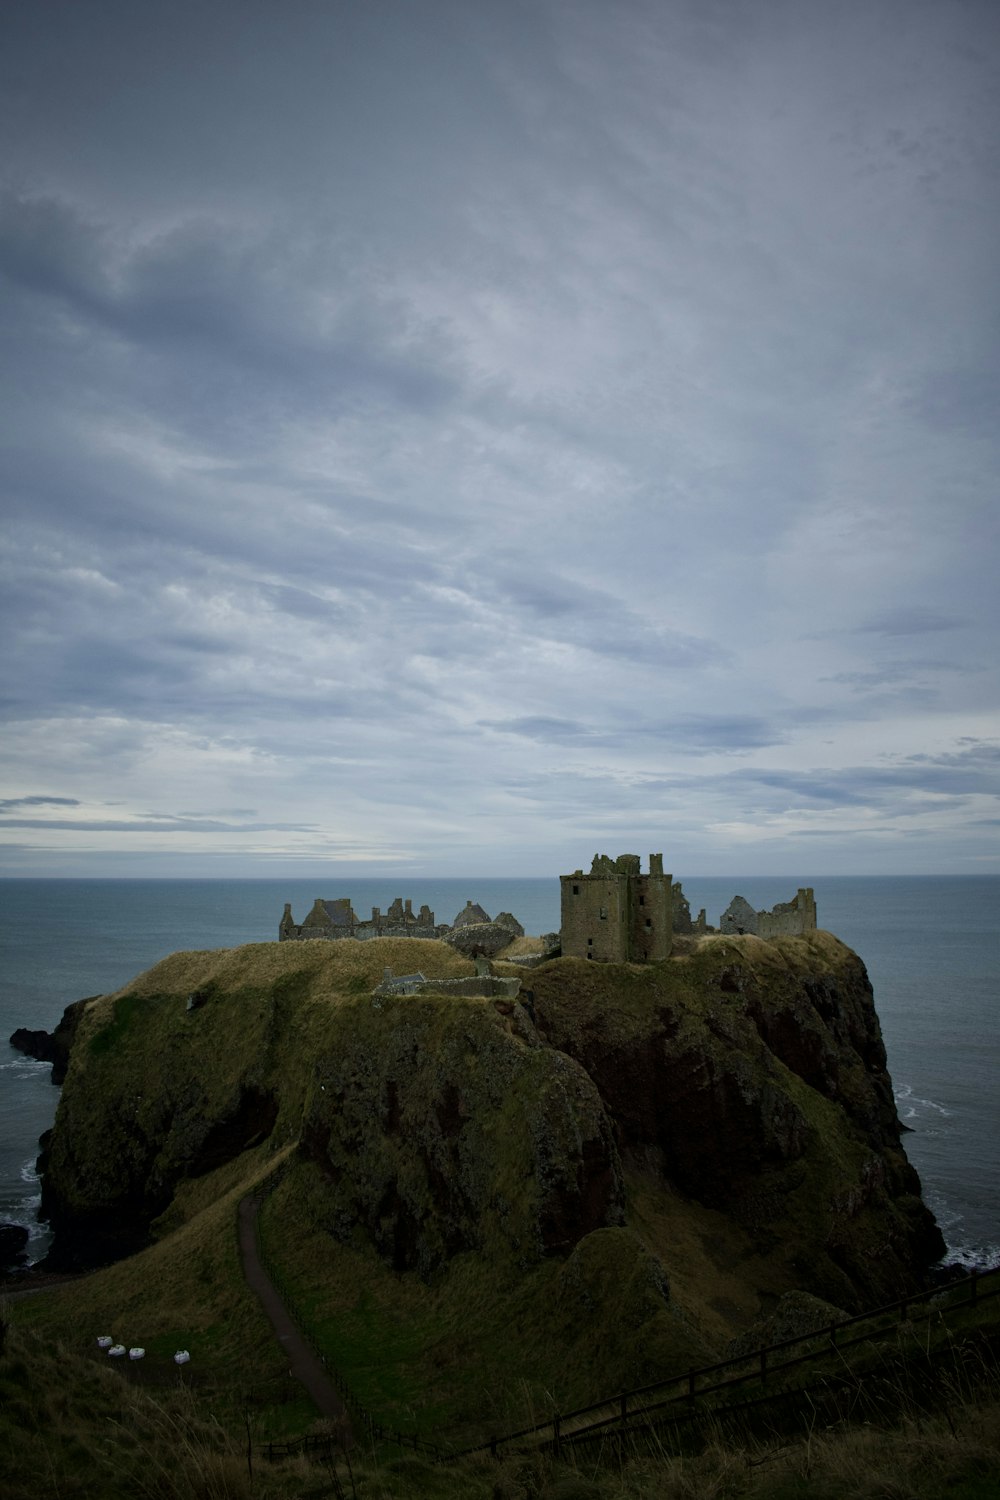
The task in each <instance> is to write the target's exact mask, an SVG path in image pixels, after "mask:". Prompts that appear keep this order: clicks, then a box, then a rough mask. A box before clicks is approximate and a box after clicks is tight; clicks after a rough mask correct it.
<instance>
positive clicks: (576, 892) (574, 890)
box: [573, 885, 580, 896]
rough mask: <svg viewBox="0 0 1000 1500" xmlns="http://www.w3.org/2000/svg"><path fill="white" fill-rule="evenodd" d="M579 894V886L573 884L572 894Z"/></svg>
mask: <svg viewBox="0 0 1000 1500" xmlns="http://www.w3.org/2000/svg"><path fill="white" fill-rule="evenodd" d="M579 894H580V887H579V886H578V885H575V886H574V887H573V895H574V896H579Z"/></svg>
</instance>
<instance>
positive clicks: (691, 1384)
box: [688, 1370, 695, 1401]
mask: <svg viewBox="0 0 1000 1500" xmlns="http://www.w3.org/2000/svg"><path fill="white" fill-rule="evenodd" d="M694 1381H695V1373H694V1371H693V1370H688V1400H689V1401H693V1400H694Z"/></svg>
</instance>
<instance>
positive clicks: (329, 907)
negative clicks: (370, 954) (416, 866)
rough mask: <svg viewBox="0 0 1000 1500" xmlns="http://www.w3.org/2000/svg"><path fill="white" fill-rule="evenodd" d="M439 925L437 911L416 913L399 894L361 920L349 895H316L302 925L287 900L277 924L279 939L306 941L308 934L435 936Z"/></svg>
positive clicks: (322, 935) (428, 909) (421, 909)
mask: <svg viewBox="0 0 1000 1500" xmlns="http://www.w3.org/2000/svg"><path fill="white" fill-rule="evenodd" d="M438 935H439V934H438V929H437V927H435V925H434V913H433V912H432V911H431V910H430V908H429V907H427V906H422V907H421V908H420V910H419V912H417V913H416V915H414V912H413V903H412V901H410V900H406V901H402V900H401V899H400V898H399V897H398V896H397V897H396V900H395V901H394V902H393V903H392V905H391V906H390V907H389V910H388V911H387V912H385V913H384V914H383V913H382V912H381V911H380V910H379V908H378V907H377V906H373V907H372V914H371V920H370V921H367V920H366V921H360V920H359V919H358V917H357V915H356V914H355V911H354V908H353V907H352V906H351V903H350V900H349V898H348V897H346V896H341V897H340V898H339V899H338V900H336V901H323V900H322V899H320V898H317V900H316V901H315V903H314V904H313V908H312V911H311V912H310V913H309V915H308V916H307V917H306V919H305V921H304V922H303V923H302V925H301V926H299V925H298V924H297V923H296V922H295V919H294V918H293V916H292V907H291V903H290V902H288V901H286V902H285V914H284V916H283V917H282V919H281V922H280V924H279V926H278V941H279V943H285V942H289V941H296V940H298V941H303V940H306V939H309V938H349V937H353V938H361V939H362V940H364V939H366V938H377V937H419V938H436V937H437V936H438Z"/></svg>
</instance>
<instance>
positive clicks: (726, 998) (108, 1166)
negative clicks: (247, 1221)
mask: <svg viewBox="0 0 1000 1500" xmlns="http://www.w3.org/2000/svg"><path fill="white" fill-rule="evenodd" d="M404 963H405V964H406V965H408V966H409V967H410V968H419V969H420V970H421V972H422V973H424V974H425V975H427V976H434V977H441V978H445V977H456V976H460V975H462V974H465V973H469V972H470V971H471V969H472V965H471V964H470V963H469V962H468V961H467V960H465V959H463V958H462V957H461V956H460V955H459V954H457V953H455V952H454V951H453V950H452V949H451V948H449V947H447V946H446V945H444V944H442V943H434V942H422V941H418V940H413V939H411V940H408V941H406V942H405V943H403V942H400V941H395V942H394V941H393V940H391V939H388V940H377V941H371V942H367V943H356V942H353V941H344V942H340V943H335V944H334V943H331V944H326V943H317V944H305V943H303V944H298V943H297V944H281V945H278V944H276V943H275V944H261V945H254V946H251V947H247V948H241V949H234V950H231V951H224V952H217V953H189V954H176V955H174V956H173V957H172V958H171V959H168V960H166V961H165V962H164V963H162V964H160V965H158V966H157V967H156V968H154V969H152V970H150V971H149V972H148V973H147V974H144V975H142V976H140V978H138V979H137V980H136V981H134V983H133V984H131V985H130V986H128V987H127V989H126V990H123V991H122V992H120V993H119V994H118V995H116V996H112V997H103V998H101V999H99V1000H97V1001H93V1002H90V1003H89V1004H88V1005H87V1007H86V1008H85V1011H84V1014H83V1016H82V1018H81V1020H80V1024H79V1029H78V1033H77V1038H76V1042H75V1045H74V1048H73V1052H72V1055H71V1058H70V1065H69V1070H68V1075H67V1078H66V1083H65V1085H64V1089H63V1095H62V1098H61V1101H60V1106H59V1111H58V1115H57V1119H56V1123H55V1127H54V1130H53V1132H52V1136H51V1140H50V1143H49V1149H48V1153H47V1159H46V1161H45V1172H44V1186H43V1195H44V1206H45V1209H46V1210H47V1212H48V1213H49V1215H50V1217H51V1221H52V1226H53V1229H54V1231H55V1246H54V1250H53V1254H52V1263H53V1264H54V1265H57V1266H67V1265H82V1264H88V1263H94V1262H95V1261H97V1260H101V1259H107V1258H112V1257H113V1256H115V1255H120V1254H123V1253H127V1252H128V1251H131V1250H133V1249H135V1248H137V1247H139V1246H141V1245H142V1244H144V1243H145V1242H146V1241H147V1240H148V1239H149V1238H150V1237H151V1236H154V1235H156V1234H157V1233H163V1232H165V1230H166V1229H167V1228H168V1227H169V1225H170V1224H171V1222H172V1215H173V1214H175V1213H176V1211H177V1210H176V1204H175V1196H176V1195H177V1194H178V1192H179V1191H182V1190H184V1189H185V1186H186V1185H187V1184H190V1182H191V1180H192V1179H194V1178H197V1177H198V1176H199V1175H203V1174H205V1173H208V1172H210V1171H213V1170H216V1169H217V1168H219V1167H220V1166H221V1165H222V1164H223V1163H225V1162H238V1159H239V1158H240V1156H241V1154H242V1153H247V1152H252V1153H255V1159H257V1158H259V1151H260V1149H264V1150H266V1149H267V1148H268V1147H270V1146H273V1147H277V1146H279V1145H282V1146H283V1145H285V1144H287V1143H288V1142H290V1141H298V1142H299V1157H300V1160H301V1161H302V1162H303V1168H302V1170H303V1172H306V1173H307V1174H308V1178H309V1182H310V1184H311V1186H310V1189H309V1194H310V1210H309V1211H310V1213H311V1215H312V1217H313V1220H314V1222H315V1223H316V1225H317V1226H318V1228H319V1229H320V1230H321V1231H322V1233H323V1234H325V1235H327V1236H329V1242H330V1244H331V1245H342V1246H345V1247H350V1248H351V1250H352V1252H361V1253H364V1254H370V1255H374V1256H376V1257H377V1258H378V1259H379V1261H380V1262H382V1263H383V1264H384V1265H385V1266H386V1267H389V1268H391V1269H392V1270H394V1271H395V1272H396V1273H397V1274H400V1275H413V1276H416V1277H419V1278H423V1279H424V1280H425V1281H426V1282H428V1283H431V1282H432V1281H438V1282H439V1281H440V1279H441V1278H442V1277H447V1275H448V1274H449V1269H450V1267H451V1266H452V1264H453V1263H456V1262H457V1259H458V1258H462V1257H468V1256H473V1257H479V1258H480V1260H482V1262H483V1263H484V1264H492V1265H496V1266H503V1267H505V1268H506V1271H507V1273H509V1274H513V1275H517V1276H522V1277H523V1276H526V1275H528V1274H530V1273H532V1268H536V1267H540V1266H545V1265H551V1264H553V1263H556V1264H558V1265H559V1266H561V1267H562V1268H563V1269H562V1271H560V1276H561V1278H562V1280H561V1282H560V1286H561V1287H562V1293H561V1295H562V1294H566V1287H568V1286H569V1285H570V1284H571V1283H572V1285H573V1286H574V1287H575V1286H577V1283H579V1285H580V1287H582V1288H583V1291H581V1292H580V1293H579V1295H580V1296H581V1297H583V1298H584V1302H585V1303H586V1305H587V1306H590V1307H592V1306H593V1305H594V1299H595V1298H596V1299H600V1298H601V1297H611V1296H612V1295H615V1296H619V1295H621V1288H622V1286H623V1285H624V1284H625V1282H626V1280H627V1281H628V1283H629V1284H630V1285H635V1286H637V1287H638V1286H641V1287H642V1288H644V1290H643V1291H642V1294H641V1296H639V1295H638V1294H637V1295H636V1297H635V1298H633V1299H632V1302H630V1303H629V1305H630V1306H633V1304H634V1308H635V1309H642V1310H643V1311H641V1313H640V1312H639V1311H635V1312H634V1316H635V1317H637V1318H638V1317H640V1316H641V1317H643V1318H647V1319H648V1318H652V1317H653V1316H654V1309H655V1308H659V1310H660V1313H662V1308H663V1304H664V1301H667V1302H669V1301H670V1300H671V1298H673V1300H674V1304H675V1305H676V1309H679V1310H680V1311H681V1312H682V1313H683V1316H684V1318H686V1319H687V1324H688V1327H689V1329H690V1328H694V1327H695V1325H697V1327H698V1328H700V1330H701V1332H700V1333H699V1334H698V1335H697V1337H694V1336H693V1335H692V1338H691V1339H689V1340H688V1344H687V1352H688V1353H690V1352H691V1350H692V1349H694V1348H696V1347H698V1348H700V1347H708V1346H710V1345H711V1344H712V1341H713V1338H714V1339H715V1341H716V1342H717V1341H718V1337H719V1336H720V1335H721V1334H722V1333H726V1334H727V1335H731V1334H732V1333H733V1332H740V1331H742V1330H743V1329H744V1328H745V1327H746V1326H747V1325H748V1324H749V1322H750V1321H751V1320H752V1318H753V1317H755V1316H756V1315H757V1314H758V1313H759V1312H760V1311H761V1310H762V1309H766V1307H767V1306H768V1305H769V1304H771V1303H773V1302H774V1300H775V1299H776V1298H778V1297H780V1296H781V1295H782V1294H783V1293H785V1292H788V1291H790V1290H803V1291H807V1292H810V1293H812V1294H814V1295H816V1296H821V1297H824V1298H826V1299H828V1300H829V1301H831V1302H833V1303H835V1304H836V1305H837V1306H839V1307H843V1308H847V1309H849V1310H854V1309H855V1308H858V1307H860V1306H863V1305H864V1304H866V1303H870V1302H873V1301H876V1300H879V1299H880V1298H883V1297H887V1296H891V1295H897V1294H899V1293H901V1292H903V1291H906V1290H908V1289H911V1288H914V1287H916V1286H917V1285H918V1284H919V1283H920V1282H921V1279H922V1277H923V1275H924V1272H925V1269H926V1267H927V1266H928V1264H929V1263H930V1262H931V1261H933V1260H934V1259H935V1258H936V1257H937V1256H938V1255H939V1254H940V1253H941V1252H942V1250H943V1245H942V1243H941V1240H940V1236H939V1235H938V1232H937V1229H936V1226H935V1225H934V1222H933V1219H932V1218H931V1216H930V1214H929V1213H928V1212H927V1210H926V1209H925V1208H924V1207H923V1204H922V1203H921V1200H920V1196H919V1183H918V1182H917V1179H916V1175H915V1173H914V1172H913V1170H912V1168H911V1167H910V1166H909V1164H908V1163H907V1161H906V1157H905V1155H904V1153H903V1151H902V1148H901V1146H900V1140H899V1124H898V1121H897V1119H896V1114H895V1108H894V1105H893V1099H892V1090H891V1085H890V1081H889V1077H888V1074H887V1073H886V1059H885V1052H884V1048H883V1046H882V1042H881V1037H880V1033H879V1026H878V1019H877V1016H876V1013H875V1009H874V1004H873V999H872V993H871V987H870V985H869V984H868V980H867V976H866V974H865V970H864V967H863V965H862V963H861V962H860V960H859V959H858V958H857V957H856V955H854V954H853V953H851V952H850V951H849V950H848V949H846V948H845V947H844V946H843V945H842V944H840V943H838V942H837V941H836V939H834V938H832V937H830V936H829V935H828V934H825V933H816V934H813V935H811V936H809V937H807V938H787V939H781V940H779V941H777V942H773V943H764V942H761V941H760V940H758V939H756V938H752V937H724V938H723V937H711V938H704V939H699V940H694V941H692V942H691V943H690V951H688V952H686V953H681V954H678V955H676V956H675V957H673V958H671V959H670V960H668V961H667V962H665V963H660V964H651V965H647V966H643V967H635V966H626V965H621V966H613V965H597V964H588V963H586V962H582V961H578V960H573V959H559V960H555V961H553V962H550V963H548V964H545V965H543V966H542V967H541V968H539V969H536V970H533V971H532V972H531V974H530V975H529V976H528V977H527V979H526V984H527V985H529V986H530V989H529V990H527V991H525V992H524V993H523V995H522V1001H523V1003H522V1002H514V1003H511V1002H509V1001H507V1000H497V1001H494V1000H489V999H475V998H471V997H467V996H463V997H454V996H452V997H447V998H445V997H435V996H433V995H420V996H413V997H399V998H381V999H375V1000H373V998H372V995H371V990H372V988H373V987H374V986H375V984H376V983H377V982H378V980H379V979H380V978H381V975H382V970H383V967H384V966H385V965H389V966H391V967H393V968H399V967H401V966H402V965H403V964H404ZM500 969H501V971H502V965H501V966H500ZM511 972H516V971H513V970H512V971H511ZM265 1143H266V1145H265ZM623 1257H624V1259H623ZM626 1262H627V1266H626V1264H625V1263H626ZM567 1278H568V1280H567ZM563 1283H565V1285H563ZM650 1288H653V1289H654V1290H655V1296H654V1295H653V1292H652V1291H650ZM574 1295H576V1294H574ZM651 1298H652V1301H651V1300H650V1299H651ZM699 1339H701V1340H702V1343H701V1344H699V1343H698V1340H699ZM706 1341H707V1342H706Z"/></svg>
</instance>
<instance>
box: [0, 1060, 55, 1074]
mask: <svg viewBox="0 0 1000 1500" xmlns="http://www.w3.org/2000/svg"><path fill="white" fill-rule="evenodd" d="M51 1067H52V1064H51V1063H50V1062H39V1061H38V1059H37V1058H35V1057H14V1058H12V1059H11V1061H10V1062H4V1063H0V1073H24V1074H25V1075H26V1076H30V1075H31V1074H32V1073H37V1072H38V1071H39V1069H50V1068H51Z"/></svg>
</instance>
